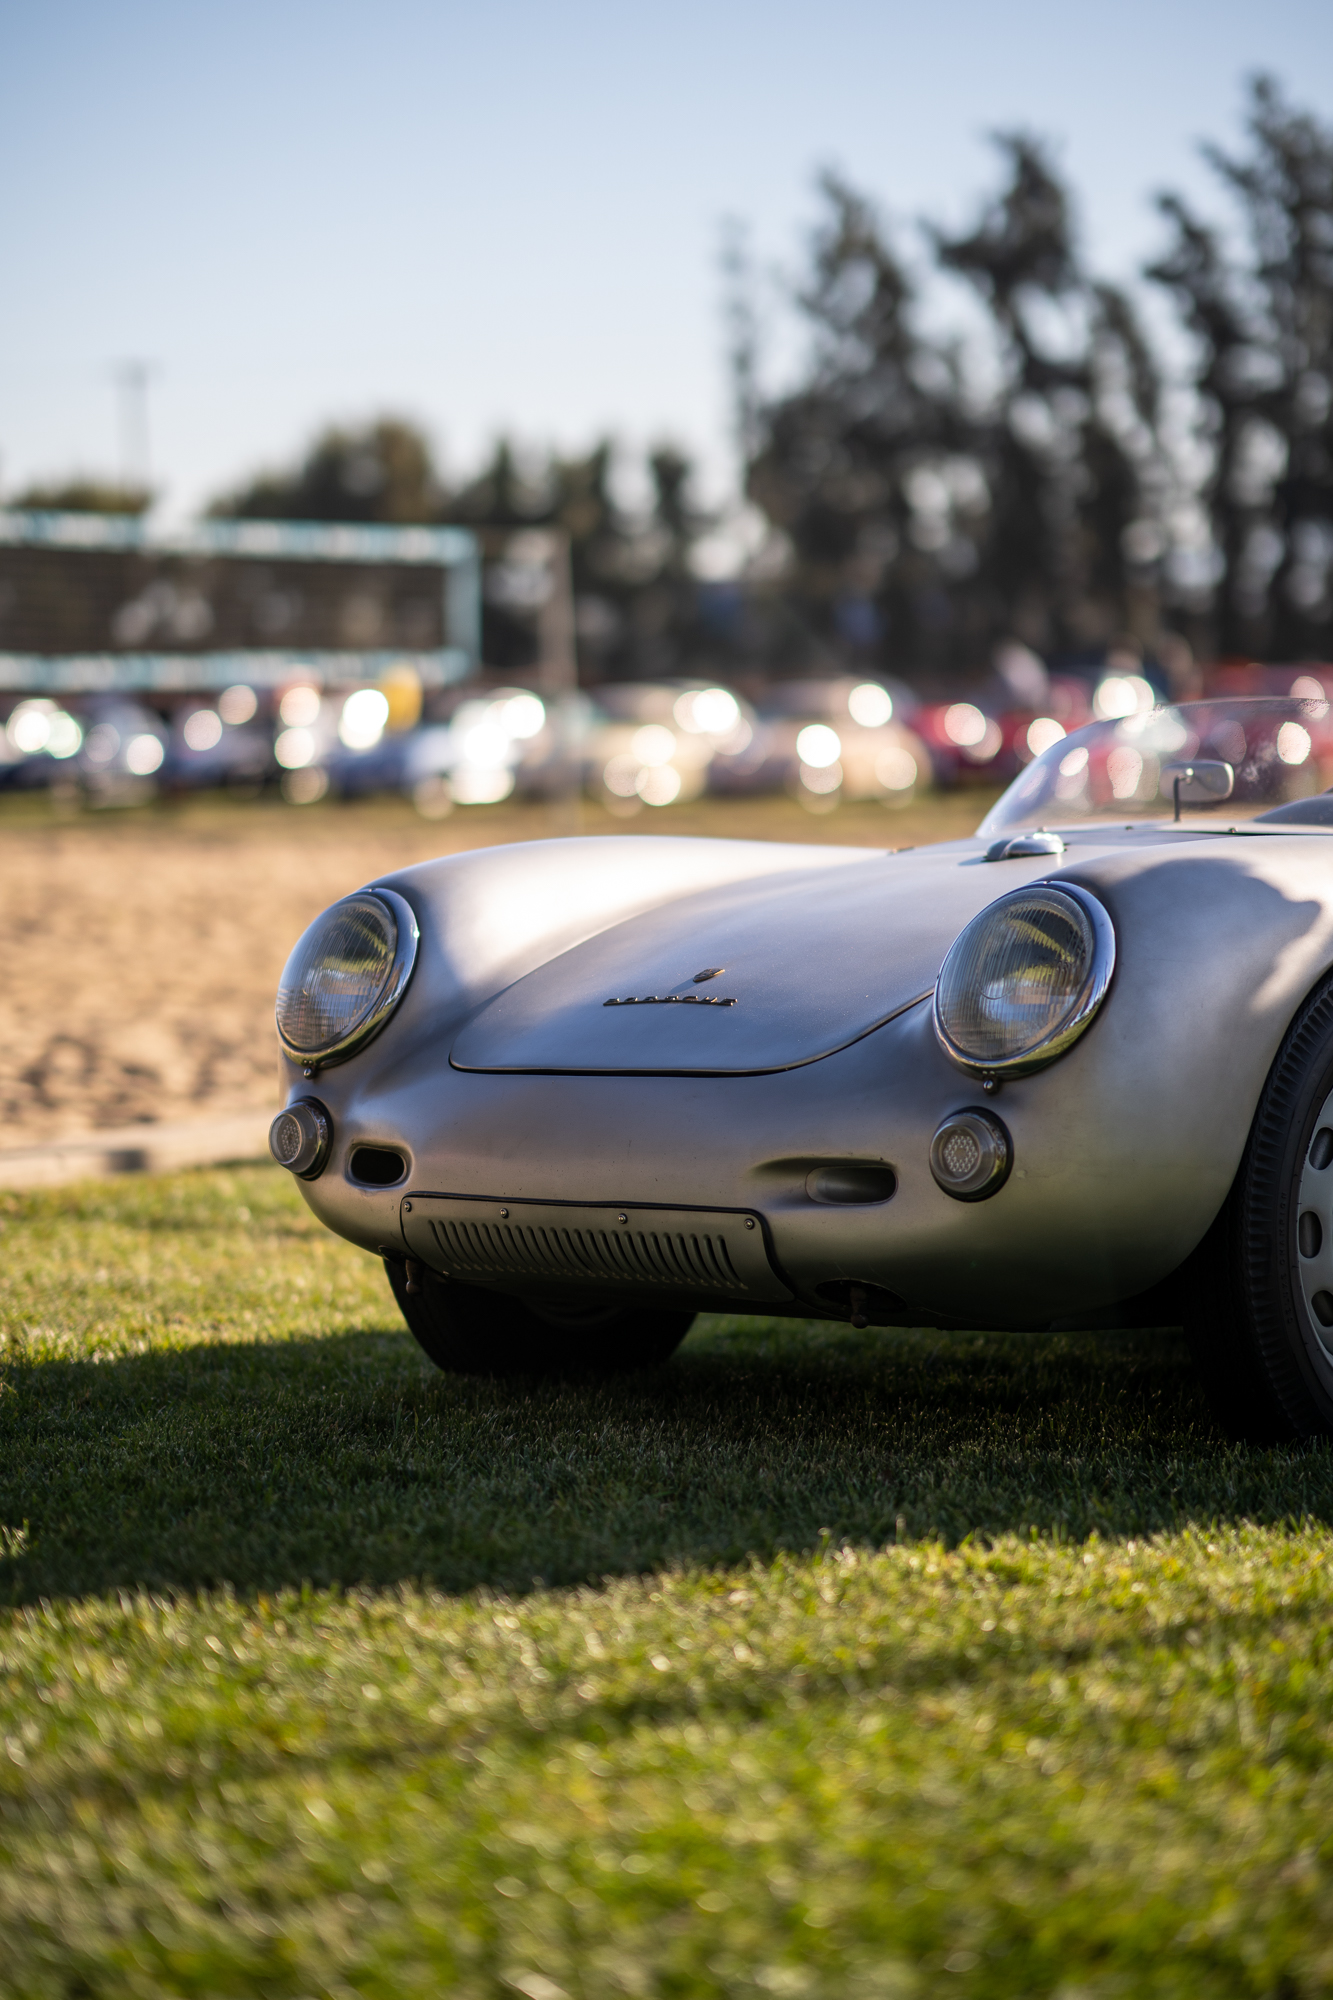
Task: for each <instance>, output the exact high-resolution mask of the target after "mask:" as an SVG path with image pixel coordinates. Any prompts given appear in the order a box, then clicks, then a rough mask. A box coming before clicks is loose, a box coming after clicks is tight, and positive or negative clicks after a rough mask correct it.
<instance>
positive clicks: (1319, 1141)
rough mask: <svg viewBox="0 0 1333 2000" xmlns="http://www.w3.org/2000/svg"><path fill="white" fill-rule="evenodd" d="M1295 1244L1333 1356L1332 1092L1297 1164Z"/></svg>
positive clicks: (1304, 1284)
mask: <svg viewBox="0 0 1333 2000" xmlns="http://www.w3.org/2000/svg"><path fill="white" fill-rule="evenodd" d="M1296 1248H1297V1253H1298V1254H1297V1258H1296V1265H1297V1269H1298V1270H1299V1272H1300V1280H1301V1291H1302V1293H1303V1294H1304V1297H1305V1307H1306V1311H1307V1313H1308V1314H1309V1317H1310V1324H1311V1326H1312V1327H1313V1328H1314V1330H1315V1333H1316V1335H1317V1336H1318V1339H1319V1344H1320V1346H1321V1347H1322V1348H1323V1350H1324V1352H1325V1354H1327V1355H1328V1357H1329V1359H1330V1360H1333V1091H1330V1093H1329V1095H1328V1096H1327V1097H1326V1098H1325V1100H1324V1104H1323V1108H1322V1110H1321V1111H1320V1113H1319V1117H1318V1119H1317V1120H1316V1122H1315V1128H1314V1133H1313V1135H1312V1137H1311V1140H1310V1146H1309V1151H1308V1152H1307V1153H1306V1156H1305V1163H1304V1165H1303V1166H1302V1168H1301V1184H1300V1189H1299V1191H1298V1196H1297V1203H1296Z"/></svg>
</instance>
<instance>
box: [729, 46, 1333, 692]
mask: <svg viewBox="0 0 1333 2000" xmlns="http://www.w3.org/2000/svg"><path fill="white" fill-rule="evenodd" d="M996 146H997V150H998V154H999V162H1000V181H999V185H998V187H997V188H996V190H995V192H994V194H993V195H992V196H991V197H990V198H989V199H988V200H987V201H986V202H985V203H984V204H983V206H982V208H981V210H980V213H979V214H978V215H977V217H976V220H975V222H974V224H973V226H972V227H971V228H970V229H968V230H966V231H964V232H963V233H961V234H958V235H951V234H950V233H949V232H948V231H946V230H943V229H940V228H937V227H934V226H931V225H926V226H925V229H924V232H923V233H924V237H925V242H926V245H927V248H928V252H929V258H930V263H931V265H932V266H933V272H932V276H933V275H934V274H939V275H940V276H943V277H946V278H949V279H953V280H955V281H958V282H961V283H962V284H963V285H964V286H965V287H966V288H967V290H968V292H969V293H970V294H971V296H972V298H973V299H974V301H975V302H976V304H977V305H978V306H979V307H980V310H981V328H982V330H981V334H980V337H979V339H977V340H974V341H973V342H971V343H970V344H969V343H968V342H967V341H965V340H963V339H961V338H958V337H956V336H953V337H945V338H941V337H940V336H939V335H938V334H937V333H934V332H932V331H930V330H928V329H927V327H926V325H925V323H924V318H923V313H922V300H921V295H920V292H921V288H920V281H919V280H918V279H916V278H915V277H914V276H913V274H912V273H911V272H910V271H909V268H908V265H907V263H906V261H905V260H904V257H903V256H902V254H901V252H900V250H899V248H898V246H897V244H896V243H895V241H894V238H893V236H892V234H891V233H890V231H889V230H888V229H887V228H886V227H885V225H884V223H883V222H882V221H881V219H880V218H879V217H878V215H877V214H876V212H875V210H874V208H873V207H872V205H871V203H870V202H869V201H868V200H867V199H866V197H865V196H864V195H863V194H861V193H860V192H858V191H857V190H856V189H854V188H852V187H850V186H849V185H848V184H847V183H846V182H845V181H843V180H841V179H839V178H838V177H836V176H833V175H829V176H827V177H826V178H825V180H824V182H823V184H822V195H823V206H824V216H823V220H822V223H821V226H820V228H819V230H818V232H817V234H816V237H815V241H814V245H813V253H812V256H811V261H810V269H809V271H808V273H807V275H806V280H805V283H804V286H803V289H802V292H801V295H800V308H801V311H802V312H803V314H804V315H805V317H806V319H807V321H808V322H809V325H810V327H811V329H812V331H813V335H814V340H813V351H812V357H811V361H810V365H809V367H808V369H807V370H806V372H805V375H804V378H803V379H802V380H801V381H799V382H798V383H797V384H796V386H795V387H794V388H792V389H791V390H789V391H788V392H787V393H785V394H782V395H779V396H776V397H773V398H771V399H769V400H763V399H760V398H755V397H753V396H752V397H751V399H750V401H749V404H748V406H747V407H744V408H743V410H742V421H743V424H744V430H745V435H746V439H747V452H746V458H747V465H748V476H747V490H748V492H749V494H750V496H751V498H752V499H753V500H754V502H755V503H756V504H757V505H758V506H759V507H761V508H762V510H763V512H764V514H765V516H766V517H767V518H768V520H770V521H771V522H773V523H774V524H775V525H776V526H777V527H778V528H780V529H781V531H782V532H783V533H784V534H785V535H786V536H787V538H788V540H789V542H790V546H791V549H792V554H793V562H792V570H791V588H792V589H793V590H794V591H795V592H796V593H797V595H798V597H799V600H800V603H801V605H802V608H803V609H804V611H805V614H806V616H807V617H808V618H809V620H810V621H811V623H812V624H813V625H814V626H815V627H816V628H817V629H818V630H819V631H821V632H822V633H823V634H824V635H825V636H826V637H827V639H828V640H829V642H830V643H831V644H832V645H835V646H836V647H838V648H839V650H841V651H842V652H844V653H846V652H847V651H848V650H851V651H853V652H859V653H861V654H862V655H863V656H864V657H866V658H867V659H869V658H873V657H879V656H881V655H887V657H888V658H890V659H892V660H896V661H901V662H903V663H907V662H911V663H912V664H913V665H915V666H916V667H917V668H918V669H921V668H924V669H926V670H927V671H929V669H931V668H936V669H959V668H966V667H968V666H969V665H971V666H975V665H976V664H978V663H979V662H981V661H983V660H984V659H985V657H986V655H987V653H988V652H989V650H990V649H991V647H992V646H994V645H995V643H996V642H997V641H999V640H1001V639H1004V638H1012V639H1015V640H1019V641H1021V642H1024V643H1026V644H1027V645H1029V646H1031V647H1033V648H1035V649H1036V650H1037V651H1039V652H1041V653H1043V654H1045V655H1046V656H1047V657H1048V658H1052V657H1056V658H1060V657H1063V658H1065V659H1070V658H1074V659H1077V658H1078V657H1079V656H1080V655H1083V656H1086V655H1088V654H1089V653H1095V652H1097V651H1104V650H1105V649H1106V648H1107V647H1108V646H1109V645H1112V644H1116V643H1123V642H1124V641H1125V640H1128V641H1130V642H1131V643H1133V644H1135V645H1137V646H1138V647H1139V648H1140V649H1144V650H1148V651H1153V650H1159V649H1162V647H1163V640H1164V636H1165V635H1166V634H1168V633H1170V632H1172V631H1173V630H1174V631H1175V632H1176V633H1178V634H1183V635H1184V636H1185V637H1186V638H1188V639H1189V641H1190V642H1191V643H1192V645H1193V647H1194V649H1195V651H1196V652H1199V653H1202V654H1204V655H1207V656H1214V657H1215V656H1218V655H1223V656H1228V655H1250V656H1254V657H1257V658H1268V659H1279V660H1295V659H1301V658H1311V657H1315V656H1318V655H1321V654H1322V655H1323V657H1325V658H1327V657H1329V655H1330V651H1331V650H1333V593H1331V590H1330V584H1331V581H1333V578H1331V574H1330V572H1331V570H1333V131H1330V130H1329V129H1328V128H1326V127H1321V126H1320V125H1319V124H1318V123H1317V122H1316V121H1315V119H1314V118H1312V117H1310V116H1308V115H1306V114H1304V113H1302V112H1299V111H1297V110H1294V109H1293V108H1292V107H1291V106H1290V105H1288V104H1287V103H1286V102H1285V101H1284V100H1283V98H1282V96H1281V94H1280V92H1279V90H1278V88H1277V86H1276V85H1275V84H1274V83H1273V82H1271V81H1270V80H1268V79H1259V80H1256V81H1255V82H1254V83H1253V84H1252V85H1251V88H1250V101H1249V107H1248V116H1247V120H1246V146H1245V150H1244V152H1243V153H1242V154H1241V155H1239V156H1235V157H1233V156H1231V155H1228V154H1226V153H1224V152H1222V151H1221V150H1219V149H1218V148H1215V147H1209V148H1207V149H1205V156H1206V158H1207V159H1208V161H1209V163H1210V165H1211V166H1212V168H1213V169H1214V171H1215V173H1216V175H1217V176H1218V178H1219V181H1220V183H1221V185H1222V187H1223V189H1224V190H1225V191H1226V194H1227V195H1228V196H1229V197H1230V203H1231V211H1232V213H1231V217H1230V222H1231V225H1232V226H1231V227H1230V228H1225V229H1224V228H1221V227H1219V226H1217V225H1216V224H1214V223H1212V222H1210V221H1205V220H1204V219H1202V218H1200V217H1199V216H1198V215H1197V214H1196V213H1195V212H1194V211H1193V210H1192V209H1191V208H1190V206H1189V205H1188V204H1187V203H1186V202H1185V201H1184V200H1183V199H1182V198H1181V197H1180V196H1178V195H1174V194H1166V195H1163V196H1161V197H1160V198H1159V207H1160V210H1161V214H1162V217H1163V220H1164V222H1165V224H1166V228H1167V234H1168V241H1167V244H1166V248H1165V250H1164V252H1163V254H1162V255H1161V256H1160V257H1158V258H1157V259H1156V260H1155V261H1154V262H1153V263H1152V265H1151V266H1150V267H1149V268H1148V269H1147V271H1146V272H1145V273H1144V275H1145V277H1146V278H1147V279H1148V280H1149V281H1150V284H1151V285H1152V287H1154V288H1155V290H1156V292H1157V294H1158V296H1159V297H1160V298H1162V299H1163V300H1164V301H1165V302H1167V304H1168V305H1169V307H1170V308H1171V311H1172V317H1173V318H1174V320H1175V324H1176V326H1177V328H1178V329H1179V330H1180V332H1181V333H1182V334H1183V336H1184V339H1183V347H1184V350H1185V353H1186V355H1187V359H1186V362H1185V365H1184V368H1183V370H1181V369H1180V368H1179V367H1178V366H1177V367H1175V368H1172V369H1168V368H1167V366H1166V365H1165V364H1164V361H1163V358H1162V354H1161V351H1160V345H1161V344H1160V342H1159V341H1155V340H1154V339H1152V338H1150V336H1149V333H1148V330H1147V328H1146V327H1145V324H1144V321H1143V318H1142V317H1141V314H1140V312H1139V310H1138V309H1137V307H1136V305H1135V303H1134V302H1133V301H1132V300H1131V299H1130V297H1129V296H1128V295H1127V293H1126V292H1125V291H1123V290H1122V289H1120V288H1119V287H1117V286H1114V285H1111V284H1108V283H1106V282H1105V281H1104V280H1102V279H1099V278H1098V277H1097V276H1096V275H1095V274H1093V273H1092V272H1091V271H1089V269H1088V268H1087V266H1086V263H1085V261H1084V259H1083V254H1082V251H1081V248H1080V245H1079V241H1078V236H1077V231H1076V229H1075V226H1074V221H1073V215H1072V203H1071V196H1070V191H1069V189H1068V188H1067V187H1066V186H1065V185H1064V183H1063V181H1062V179H1061V177H1060V175H1059V173H1058V171H1057V169H1056V167H1055V165H1054V163H1053V161H1052V159H1051V156H1050V154H1049V152H1048V150H1047V149H1046V148H1045V147H1043V146H1042V145H1041V144H1040V143H1039V142H1038V141H1037V140H1035V139H1033V138H1031V137H1029V136H1027V135H1025V134H1021V133H1008V134H1003V135H1001V136H1000V137H999V138H998V139H997V140H996ZM738 361H739V364H740V365H739V369H738V376H739V379H740V380H742V381H743V382H752V381H753V379H754V376H755V372H756V370H755V365H754V360H753V356H752V355H750V354H748V353H745V352H744V351H742V352H740V353H739V354H738Z"/></svg>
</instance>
